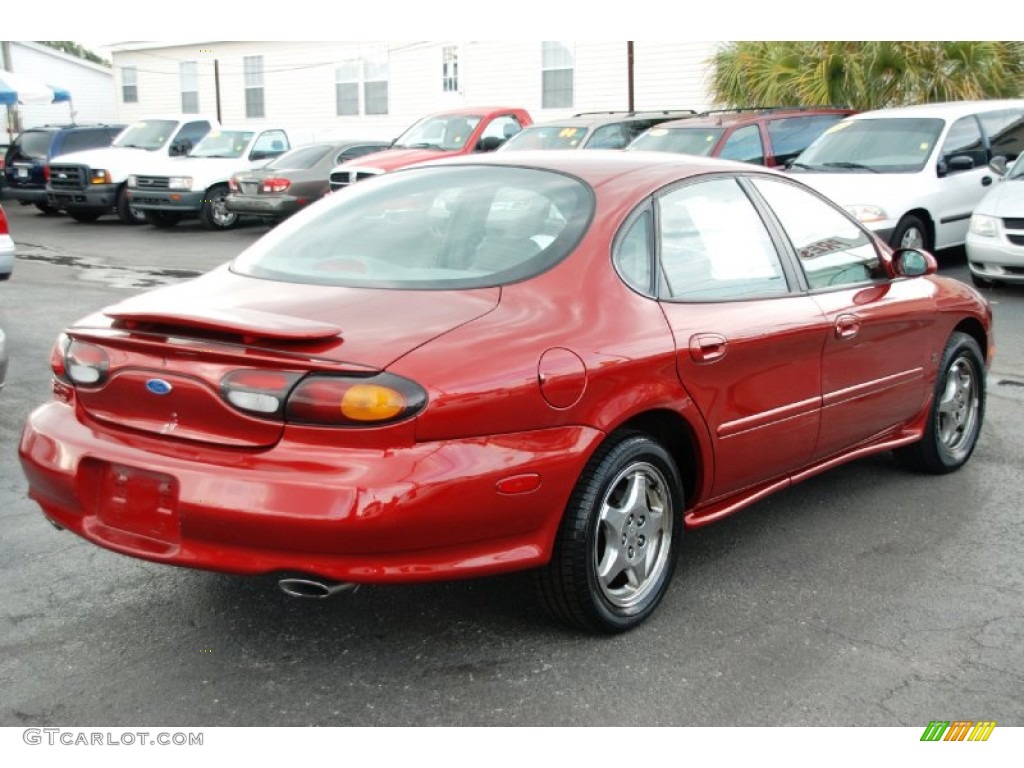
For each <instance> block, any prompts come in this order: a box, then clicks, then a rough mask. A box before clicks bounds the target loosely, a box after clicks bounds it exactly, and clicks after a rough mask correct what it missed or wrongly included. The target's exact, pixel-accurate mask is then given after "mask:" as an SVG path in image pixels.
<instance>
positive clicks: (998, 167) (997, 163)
mask: <svg viewBox="0 0 1024 768" xmlns="http://www.w3.org/2000/svg"><path fill="white" fill-rule="evenodd" d="M988 167H989V168H991V169H992V170H993V171H994V172H995V173H997V174H999V175H1000V176H1005V175H1006V158H1005V157H1004V156H1003V155H996V156H995V157H993V158H992V160H991V161H990V162H989V164H988Z"/></svg>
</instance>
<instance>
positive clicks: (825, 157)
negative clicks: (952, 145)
mask: <svg viewBox="0 0 1024 768" xmlns="http://www.w3.org/2000/svg"><path fill="white" fill-rule="evenodd" d="M945 124H946V123H945V121H944V120H941V119H939V118H936V117H879V118H866V119H863V120H850V119H847V120H843V121H842V122H839V123H836V124H835V125H833V126H832V127H831V128H828V129H827V130H826V131H825V132H824V133H823V134H821V136H819V137H818V138H817V139H816V140H815V141H814V143H812V144H811V146H809V147H808V148H807V149H806V150H804V151H803V152H802V153H801V154H800V156H799V157H798V158H797V159H796V162H794V164H793V169H794V170H796V171H804V170H809V171H828V172H830V173H914V172H916V171H920V170H921V169H922V168H924V166H925V163H927V162H928V158H929V157H931V154H932V152H934V151H935V145H936V144H937V143H938V140H939V135H940V134H941V133H942V129H943V128H944V127H945Z"/></svg>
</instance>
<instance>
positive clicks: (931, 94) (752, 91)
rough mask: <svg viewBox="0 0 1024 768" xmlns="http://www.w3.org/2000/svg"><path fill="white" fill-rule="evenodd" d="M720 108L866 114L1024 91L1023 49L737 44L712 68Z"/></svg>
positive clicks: (1011, 45)
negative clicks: (837, 109) (829, 108)
mask: <svg viewBox="0 0 1024 768" xmlns="http://www.w3.org/2000/svg"><path fill="white" fill-rule="evenodd" d="M708 63H709V64H710V66H711V68H712V75H711V88H712V94H713V96H714V99H715V101H716V102H718V103H720V104H723V105H727V106H735V107H747V106H754V107H767V106H787V105H805V106H816V105H819V106H820V105H826V104H834V105H837V106H849V107H853V108H854V109H859V110H867V109H878V108H881V107H890V106H902V105H905V104H916V103H922V102H936V101H960V100H965V99H985V98H1013V97H1018V96H1021V95H1022V93H1024V43H1022V42H986V41H981V42H979V41H923V42H899V41H895V42H894V41H887V40H883V41H872V42H850V41H824V42H817V41H800V42H782V41H770V42H734V43H729V44H728V45H727V46H725V47H724V48H722V49H721V50H720V51H718V52H717V53H716V54H715V55H714V56H713V57H712V58H711V59H710V61H709V62H708Z"/></svg>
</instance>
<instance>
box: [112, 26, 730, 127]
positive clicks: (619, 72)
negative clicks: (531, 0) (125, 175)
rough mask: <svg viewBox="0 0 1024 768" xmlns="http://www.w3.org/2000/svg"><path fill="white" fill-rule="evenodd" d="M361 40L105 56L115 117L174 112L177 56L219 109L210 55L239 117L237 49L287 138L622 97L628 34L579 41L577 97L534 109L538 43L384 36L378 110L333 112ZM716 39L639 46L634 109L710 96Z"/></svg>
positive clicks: (546, 113)
mask: <svg viewBox="0 0 1024 768" xmlns="http://www.w3.org/2000/svg"><path fill="white" fill-rule="evenodd" d="M373 45H375V44H374V43H369V42H301V43H300V42H240V41H234V42H212V43H195V44H192V45H177V46H168V47H164V48H149V49H145V50H134V51H133V50H122V51H117V52H115V53H114V54H113V59H114V65H115V67H114V69H115V81H116V89H115V90H116V96H117V104H118V110H119V114H118V116H119V119H120V120H121V121H123V122H130V121H132V120H137V119H139V118H142V117H145V116H148V115H152V114H159V113H166V112H173V113H176V112H179V111H180V110H181V92H180V83H179V76H178V62H179V61H197V62H198V63H199V64H198V69H199V108H200V111H201V112H202V113H204V114H210V115H215V114H216V100H215V95H214V79H213V61H214V59H217V60H218V61H219V63H220V85H221V110H222V117H223V121H224V122H225V123H238V122H248V121H246V118H245V86H244V75H243V58H244V57H245V56H255V55H261V56H263V69H264V103H265V107H266V113H265V118H264V120H263V121H261V122H266V123H275V124H282V125H284V126H285V127H286V128H288V129H289V132H290V133H291V134H292V139H293V142H295V143H298V142H301V141H307V140H311V139H313V138H317V139H320V138H327V137H353V138H356V137H366V138H394V137H395V136H397V135H398V134H399V133H401V132H402V131H403V130H404V129H405V128H407V127H408V126H409V125H410V124H411V123H412V122H413V121H415V120H416V119H418V118H420V117H422V116H423V115H425V114H427V113H430V112H434V111H438V110H443V109H447V108H450V107H454V106H498V105H507V106H521V107H525V108H526V109H527V110H529V111H530V113H531V114H532V115H533V117H534V119H535V120H551V119H556V118H559V117H562V116H565V115H568V114H572V113H573V112H581V111H596V110H618V109H625V108H626V106H627V104H628V93H627V71H626V68H627V58H626V43H625V41H620V42H576V43H574V44H572V49H573V53H574V57H575V70H574V74H575V82H574V104H573V106H572V108H569V109H542V108H541V43H540V42H539V41H513V42H490V41H407V42H406V41H397V42H396V41H390V42H388V43H379V45H386V46H387V47H388V51H389V54H388V65H389V84H388V108H389V113H388V114H387V115H359V116H343V117H339V116H338V115H337V114H336V103H335V87H334V86H335V69H336V67H337V65H338V64H339V63H341V62H342V61H344V60H346V59H349V58H354V57H357V56H358V55H359V53H360V51H361V50H363V49H365V48H367V47H369V46H373ZM445 45H458V47H459V91H458V92H455V93H445V92H444V90H443V87H442V76H441V71H442V70H441V51H442V48H443V47H444V46H445ZM714 49H715V43H639V42H638V43H636V44H635V78H634V79H635V101H636V104H635V105H636V107H637V109H653V108H670V107H677V108H678V107H691V108H697V107H699V106H705V105H707V104H709V102H710V97H709V96H708V95H707V93H706V89H705V85H704V70H705V68H704V60H705V59H706V58H707V57H708V56H709V55H710V54H711V53H712V52H713V51H714ZM124 66H136V67H137V68H138V93H139V101H138V103H136V104H125V103H123V101H122V99H121V71H122V70H121V68H122V67H124Z"/></svg>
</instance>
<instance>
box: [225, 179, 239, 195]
mask: <svg viewBox="0 0 1024 768" xmlns="http://www.w3.org/2000/svg"><path fill="white" fill-rule="evenodd" d="M228 189H230V190H231V191H232V192H238V191H239V189H240V187H239V186H238V179H236V178H235V177H234V176H232V177H231V178H230V179H228Z"/></svg>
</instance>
